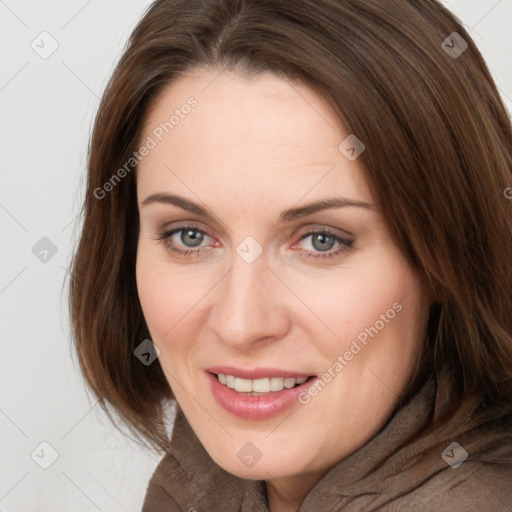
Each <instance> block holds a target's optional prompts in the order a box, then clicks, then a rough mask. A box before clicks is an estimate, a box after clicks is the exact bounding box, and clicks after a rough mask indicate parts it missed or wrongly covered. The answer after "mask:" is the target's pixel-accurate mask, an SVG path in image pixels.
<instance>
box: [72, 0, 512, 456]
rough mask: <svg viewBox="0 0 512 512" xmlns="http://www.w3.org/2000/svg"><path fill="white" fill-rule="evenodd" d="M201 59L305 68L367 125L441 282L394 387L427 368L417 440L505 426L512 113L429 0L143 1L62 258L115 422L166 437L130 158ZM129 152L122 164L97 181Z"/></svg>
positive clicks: (400, 205)
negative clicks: (73, 240)
mask: <svg viewBox="0 0 512 512" xmlns="http://www.w3.org/2000/svg"><path fill="white" fill-rule="evenodd" d="M454 32H456V33H457V34H458V35H454V34H453V33H454ZM460 38H462V39H460ZM461 41H462V42H461ZM464 43H465V44H467V48H465V44H464ZM464 48H465V49H464ZM450 49H451V50H450ZM453 49H455V50H456V52H455V53H454V51H453ZM199 67H208V68H215V69H218V70H219V72H220V71H221V70H232V69H236V70H241V71H243V72H245V73H259V72H268V71H270V72H273V73H275V74H276V75H278V76H280V77H283V78H285V79H287V80H291V81H297V82H300V83H303V84H306V85H308V86H310V87H311V88H313V89H315V90H316V91H317V92H319V93H320V94H321V95H322V96H323V97H324V98H325V99H326V101H327V102H328V103H329V105H330V106H331V107H332V109H333V111H334V112H335V113H336V115H337V116H338V117H339V119H340V121H341V123H342V124H343V125H344V126H345V127H346V128H347V130H349V132H350V133H354V134H355V135H356V136H357V137H358V138H359V139H360V140H361V141H363V143H364V144H365V146H366V150H365V151H364V152H363V153H362V154H361V156H360V158H361V160H362V163H363V166H364V169H365V173H366V179H367V182H368V184H369V186H370V189H371V192H372V194H373V195H374V197H375V198H376V200H377V202H378V203H379V205H380V206H381V208H382V211H383V213H384V215H385V218H386V220H387V222H388V225H389V228H390V230H391V233H392V236H393V238H394V240H395V241H396V243H397V244H398V246H399V247H400V249H401V250H402V251H403V253H404V255H405V256H406V257H407V258H408V260H409V261H410V263H411V264H412V265H413V266H414V267H415V268H417V269H418V270H419V272H420V273H421V275H422V276H423V277H424V279H425V282H427V283H429V285H430V286H431V287H432V290H433V291H434V293H435V297H436V301H435V303H434V304H433V306H432V308H431V314H430V319H429V329H428V337H427V340H426V341H425V343H424V346H423V354H422V356H421V358H420V359H419V362H418V367H417V371H416V373H415V375H414V378H413V379H412V382H411V385H410V386H409V387H408V389H407V390H406V392H405V393H404V396H403V397H402V399H403V400H402V402H405V401H406V400H407V399H408V398H409V397H410V396H412V394H413V393H414V392H415V390H416V389H417V388H418V386H419V384H420V383H421V382H423V381H424V380H425V378H426V376H427V375H430V374H432V373H433V374H434V375H435V376H436V380H437V388H436V389H437V397H436V414H435V417H434V416H433V417H432V418H429V422H428V424H426V428H425V431H424V433H423V434H424V437H423V438H422V439H425V436H427V435H428V437H429V438H431V439H432V440H433V441H434V440H437V441H436V442H440V443H441V442H443V441H440V439H445V438H446V439H448V438H449V434H448V433H450V432H452V433H453V432H454V431H455V428H456V427H457V428H460V425H461V423H463V424H464V428H466V429H471V428H476V427H479V428H480V427H481V428H487V429H492V431H493V432H498V431H499V432H502V431H503V434H502V436H506V435H507V433H506V430H505V429H506V428H509V427H510V425H511V421H512V420H511V418H512V338H511V334H512V315H511V312H512V265H511V263H510V256H509V251H510V249H511V248H512V244H511V241H512V234H511V233H512V210H511V209H512V202H511V201H509V200H507V199H506V197H505V195H504V190H506V189H507V187H510V186H512V127H511V122H510V119H509V117H508V115H507V112H506V109H505V107H504V104H503V102H502V100H501V98H500V96H499V93H498V91H497V88H496V86H495V84H494V82H493V80H492V78H491V75H490V73H489V70H488V68H487V66H486V64H485V62H484V60H483V58H482V56H481V54H480V52H479V51H478V49H477V47H476V46H475V44H474V42H473V41H472V39H471V37H470V36H469V34H468V33H467V32H466V31H465V29H464V28H463V26H462V25H461V24H460V23H459V22H458V20H457V19H456V18H455V17H454V16H453V15H452V14H451V13H450V12H449V11H448V10H447V9H446V8H444V7H443V6H442V5H441V4H440V3H438V2H437V1H436V0H409V1H405V0H386V1H382V0H294V1H293V2H291V1H289V0H157V1H156V2H154V3H153V4H152V5H151V6H150V7H149V9H148V10H147V12H146V13H145V15H144V17H143V18H142V20H141V21H140V22H139V24H138V25H137V27H136V28H135V30H134V31H133V33H132V35H131V37H130V39H129V42H128V45H127V48H126V50H125V52H124V54H123V56H122V58H121V59H120V62H119V63H118V65H117V67H116V69H115V71H114V73H113V76H112V78H111V80H110V82H109V84H108V86H107V88H106V90H105V93H104V95H103V98H102V100H101V105H100V107H99V111H98V114H97V117H96V121H95V125H94V131H93V134H92V138H91V142H90V148H89V160H88V183H87V190H86V197H85V202H84V208H83V228H82V231H81V237H80V240H79V243H78V246H77V249H76V253H75V255H74V259H73V262H72V269H71V273H70V275H71V280H70V313H71V321H72V330H73V337H74V343H75V346H76V351H77V354H78V360H79V363H80V366H81V370H82V372H83V375H84V377H85V379H86V382H87V384H88V385H89V386H90V388H91V389H92V391H93V392H94V394H95V396H96V397H97V399H98V400H99V402H100V404H101V406H102V407H103V409H104V410H105V412H106V413H107V414H108V415H109V417H110V418H111V419H112V421H114V419H113V418H112V416H111V415H110V412H111V411H112V412H115V413H116V414H117V415H118V416H119V419H120V423H122V424H126V425H127V426H128V427H129V428H130V429H131V431H132V433H133V434H134V435H135V437H136V439H137V440H139V441H141V442H142V443H143V444H145V445H146V446H150V447H153V448H156V449H160V450H165V449H166V447H167V446H168V441H169V439H168V434H167V431H166V428H165V424H164V421H163V417H164V409H163V406H164V405H165V404H166V403H168V401H169V399H170V398H172V393H171V390H170V388H169V385H168V383H167V381H166V379H165V377H164V374H163V372H162V369H161V367H160V365H159V364H158V363H157V362H156V363H155V364H151V365H149V366H145V365H143V364H141V362H140V361H139V360H138V359H137V358H136V357H135V356H134V349H135V348H136V347H137V346H138V345H139V344H140V343H141V342H142V341H143V340H144V339H146V338H149V337H150V335H149V331H148V328H147V325H146V323H145V320H144V317H143V314H142V310H141V306H140V303H139V300H138V295H137V287H136V281H135V261H136V248H137V238H138V231H139V218H138V206H137V194H136V180H135V172H136V165H135V166H132V167H133V170H132V172H130V171H131V169H130V168H128V170H127V168H126V166H125V164H126V162H128V161H130V158H131V157H132V156H133V152H134V151H135V150H136V149H137V148H138V144H139V142H140V140H139V139H140V137H141V127H142V125H143V122H144V119H145V116H146V115H147V112H148V110H149V108H150V107H151V105H152V104H153V102H154V101H156V99H157V98H158V97H159V93H160V92H161V91H162V90H163V88H164V87H167V86H168V85H169V84H171V83H172V82H173V80H175V79H176V78H177V77H178V76H179V75H180V74H181V73H183V72H185V71H190V70H193V69H194V68H199ZM198 108H200V106H199V107H198ZM123 166H125V167H124V168H125V173H124V174H125V175H124V177H123V179H122V180H120V182H116V183H115V185H114V186H112V187H110V189H111V190H109V191H108V193H101V194H100V193H99V192H98V190H105V187H104V184H105V183H107V182H109V180H111V179H112V177H113V175H114V174H116V172H117V171H118V169H120V168H122V167H123ZM448 391H449V393H448ZM440 432H444V433H445V434H443V435H444V436H445V437H441V434H440ZM436 433H437V434H436ZM438 434H439V435H438ZM436 435H438V437H435V436H436ZM432 436H433V437H432ZM496 439H497V438H494V441H493V442H490V441H489V443H488V444H487V445H486V448H485V450H487V451H485V450H483V449H482V450H483V451H482V457H484V458H485V457H487V458H490V453H491V451H492V450H494V451H493V453H494V455H493V457H494V460H500V458H501V460H511V459H512V454H511V449H512V442H511V441H510V437H508V438H507V439H505V437H501V441H499V440H496ZM504 440H506V442H504ZM500 443H501V445H500V446H501V448H500V449H498V444H500ZM491 449H492V450H491Z"/></svg>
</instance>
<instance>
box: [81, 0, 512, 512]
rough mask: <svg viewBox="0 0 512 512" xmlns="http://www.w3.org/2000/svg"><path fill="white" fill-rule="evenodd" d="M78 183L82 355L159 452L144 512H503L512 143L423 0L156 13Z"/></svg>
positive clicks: (305, 0)
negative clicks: (81, 191)
mask: <svg viewBox="0 0 512 512" xmlns="http://www.w3.org/2000/svg"><path fill="white" fill-rule="evenodd" d="M88 172H89V176H88V177H89V181H88V189H87V194H86V198H85V210H84V225H83V231H82V236H81V240H80V243H79V246H78V248H77V252H76V255H75V259H74V264H73V269H72V270H73V271H72V277H73V279H72V281H71V315H72V322H73V331H74V339H75V344H76V348H77V353H78V356H79V360H80V364H81V368H82V371H83V373H84V375H85V377H86V380H87V382H88V384H89V386H90V387H91V389H92V390H93V392H94V393H95V395H96V396H97V398H98V399H99V400H100V403H101V404H102V406H103V407H104V409H105V411H106V412H107V413H108V414H109V415H111V413H112V412H115V413H116V418H115V419H114V418H113V417H112V416H111V419H112V421H114V423H115V424H116V425H120V424H121V423H123V424H126V425H128V426H129V427H130V428H131V429H132V431H133V433H134V435H135V436H136V437H137V439H139V440H140V441H141V442H143V443H145V444H147V445H148V446H151V447H153V448H155V449H158V450H160V451H161V452H163V451H165V452H166V453H165V456H164V457H163V459H162V461H161V463H160V465H159V466H158V468H157V469H156V471H155V473H154V475H153V477H152V479H151V481H150V483H149V486H148V490H147V494H146V497H145V502H144V506H143V510H144V511H145V512H148V511H160V510H177V511H187V510H188V511H189V512H190V511H193V510H197V511H199V512H200V511H203V510H207V511H217V510H223V511H230V510H233V511H235V510H236V511H238V510H243V511H253V510H259V511H268V510H271V511H272V512H289V511H294V510H299V511H300V512H307V511H318V510H320V511H327V510H343V511H349V512H351V511H361V510H364V511H368V510H414V511H420V510H421V511H434V510H435V511H439V510H450V511H458V510H461V511H462V510H464V511H466V510H493V511H494V510H496V511H501V510H503V511H505V510H510V508H511V506H512V491H511V486H510V482H511V481H512V428H511V427H512V386H511V379H512V339H511V333H512V321H511V317H510V310H511V307H512V303H511V290H512V270H511V267H510V265H509V261H508V250H509V248H510V242H511V232H512V215H511V206H512V203H511V202H510V201H509V200H507V197H506V196H507V194H506V193H505V192H504V191H506V190H507V189H508V187H510V186H511V184H512V128H511V123H510V119H509V118H508V116H507V112H506V110H505V107H504V105H503V103H502V101H501V99H500V97H499V94H498V92H497V89H496V86H495V85H494V83H493V80H492V78H491V76H490V74H489V71H488V69H487V67H486V65H485V63H484V61H483V59H482V56H481V55H480V53H479V51H478V50H477V48H476V47H475V45H474V43H473V41H472V40H471V38H470V37H469V35H468V34H467V32H466V31H465V30H464V28H463V27H462V26H461V25H460V23H459V22H458V21H457V20H456V19H455V18H454V16H453V15H452V14H451V13H450V12H448V11H447V10H446V9H445V8H444V7H442V6H441V5H440V4H439V3H438V2H437V1H434V0H422V1H405V0H386V1H385V2H382V1H380V0H364V1H362V0H357V1H356V0H315V1H312V0H299V1H294V2H287V1H284V0H258V1H255V0H209V1H206V0H192V1H185V0H160V1H156V2H155V3H153V4H152V5H151V7H150V8H149V9H148V11H147V13H146V14H145V15H144V17H143V19H142V20H141V21H140V23H139V24H138V26H137V27H136V29H135V30H134V32H133V34H132V36H131V38H130V41H129V44H128V47H127V49H126V51H125V53H124V55H123V56H122V58H121V60H120V62H119V64H118V66H117V68H116V70H115V72H114V74H113V77H112V79H111V81H110V83H109V85H108V87H107V90H106V92H105V94H104V97H103V99H102V103H101V105H100V109H99V112H98V115H97V119H96V123H95V127H94V133H93V136H92V140H91V146H90V155H89V170H88ZM173 400H175V403H176V406H177V408H176V411H175V412H176V417H175V422H174V427H173V431H172V439H171V440H170V439H169V434H168V432H167V429H166V410H167V409H166V408H167V406H168V405H169V404H172V403H174V402H173Z"/></svg>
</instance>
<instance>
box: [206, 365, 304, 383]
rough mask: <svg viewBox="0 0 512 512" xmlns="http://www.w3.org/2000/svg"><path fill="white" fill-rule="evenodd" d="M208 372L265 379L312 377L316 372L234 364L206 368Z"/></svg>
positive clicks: (242, 377) (243, 377) (241, 377)
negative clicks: (238, 366)
mask: <svg viewBox="0 0 512 512" xmlns="http://www.w3.org/2000/svg"><path fill="white" fill-rule="evenodd" d="M206 371H207V372H210V373H216V374H219V373H222V374H224V375H232V376H233V377H238V378H240V379H250V380H255V379H264V378H265V377H282V378H283V379H286V378H290V377H298V378H300V377H311V376H313V375H314V374H312V373H304V372H296V371H293V370H283V369H280V368H253V369H252V370H249V369H247V368H234V367H233V366H211V367H210V368H206Z"/></svg>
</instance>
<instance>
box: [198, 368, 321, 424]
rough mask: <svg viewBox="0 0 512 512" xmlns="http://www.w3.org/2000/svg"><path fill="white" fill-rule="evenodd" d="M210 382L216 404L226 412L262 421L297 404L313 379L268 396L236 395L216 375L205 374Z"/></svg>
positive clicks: (235, 392)
mask: <svg viewBox="0 0 512 512" xmlns="http://www.w3.org/2000/svg"><path fill="white" fill-rule="evenodd" d="M207 377H208V379H209V380H210V389H211V390H212V393H213V396H214V397H215V400H217V403H218V404H219V405H220V406H221V407H223V408H224V409H225V410H226V411H228V412H229V413H231V414H234V415H235V416H239V417H241V418H248V419H251V420H262V419H266V418H271V417H272V416H275V415H277V414H279V413H281V412H283V411H286V410H287V409H289V408H290V407H292V406H293V405H296V404H298V403H300V402H299V395H300V394H301V393H302V392H304V391H306V390H307V389H308V388H309V387H310V386H311V383H312V381H313V379H314V378H309V379H308V380H306V381H305V382H303V383H302V384H301V385H300V386H296V387H294V388H289V389H286V388H285V389H283V390H282V391H275V392H272V393H269V394H262V395H247V394H244V393H238V392H237V391H235V390H234V389H231V388H228V387H227V386H225V385H224V384H221V383H220V382H219V379H218V378H217V376H216V375H213V374H211V373H209V372H208V373H207Z"/></svg>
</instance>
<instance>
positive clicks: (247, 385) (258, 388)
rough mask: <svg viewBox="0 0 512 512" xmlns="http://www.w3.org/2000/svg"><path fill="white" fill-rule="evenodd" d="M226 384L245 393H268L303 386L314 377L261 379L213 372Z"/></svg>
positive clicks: (238, 391)
mask: <svg viewBox="0 0 512 512" xmlns="http://www.w3.org/2000/svg"><path fill="white" fill-rule="evenodd" d="M212 375H214V376H215V377H216V378H217V380H218V381H219V382H220V383H221V384H223V385H224V386H226V387H228V388H230V389H232V390H233V391H236V392H237V393H241V394H244V395H262V394H263V395H266V394H272V393H277V392H279V391H282V390H283V389H292V388H295V387H298V386H301V385H302V384H304V383H305V382H306V381H308V380H310V379H314V378H315V376H314V375H312V376H310V377H286V378H283V377H263V378H261V379H242V378H240V377H235V376H234V375H226V374H223V373H212Z"/></svg>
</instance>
